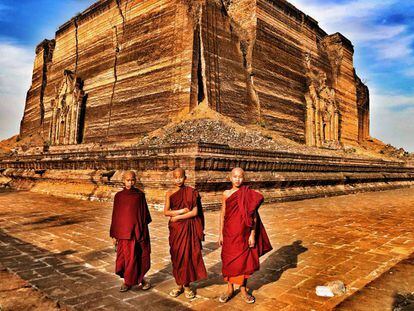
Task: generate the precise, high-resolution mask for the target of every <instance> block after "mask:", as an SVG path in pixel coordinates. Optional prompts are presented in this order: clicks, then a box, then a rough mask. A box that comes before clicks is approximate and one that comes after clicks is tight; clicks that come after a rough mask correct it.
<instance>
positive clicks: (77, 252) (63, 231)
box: [0, 188, 414, 310]
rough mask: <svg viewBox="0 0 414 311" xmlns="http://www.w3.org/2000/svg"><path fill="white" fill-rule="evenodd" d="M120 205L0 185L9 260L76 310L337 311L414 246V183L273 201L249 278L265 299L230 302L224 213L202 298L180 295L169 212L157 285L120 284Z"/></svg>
mask: <svg viewBox="0 0 414 311" xmlns="http://www.w3.org/2000/svg"><path fill="white" fill-rule="evenodd" d="M111 211H112V206H111V204H110V203H101V202H87V201H77V200H73V199H63V198H56V197H52V196H43V195H39V194H34V193H30V192H0V228H1V230H0V263H1V264H2V265H3V266H4V267H7V268H8V269H9V270H10V271H13V272H15V273H17V274H18V276H20V277H21V278H22V279H24V280H27V281H29V282H30V284H32V285H34V286H36V287H37V288H39V290H40V291H42V292H43V293H45V294H47V295H48V296H49V297H51V298H53V299H55V300H58V301H59V303H60V304H61V305H63V306H67V307H73V308H74V309H75V310H137V309H138V310H144V309H145V310H188V309H194V310H217V309H220V310H246V309H252V310H331V309H333V308H335V306H336V305H338V304H339V303H341V302H342V301H343V300H344V299H346V298H347V297H348V296H350V295H352V294H353V293H355V292H356V291H358V290H360V289H362V288H364V286H365V285H367V284H368V283H370V282H372V281H373V280H374V279H376V278H378V277H379V276H381V274H383V273H384V272H386V271H388V270H389V269H390V268H391V267H393V266H394V265H396V264H397V263H399V262H400V261H402V260H404V259H406V258H408V257H409V256H410V255H411V254H412V253H413V252H414V233H413V228H414V189H413V188H410V189H402V190H393V191H387V192H371V193H363V194H355V195H348V196H340V197H331V198H321V199H312V200H307V201H297V202H287V203H280V204H273V205H265V206H263V207H262V209H261V215H262V219H263V222H264V224H265V226H266V228H267V231H268V233H269V237H270V239H271V242H272V244H273V248H274V250H273V251H272V252H271V253H269V254H267V255H266V256H264V257H263V258H262V260H261V263H262V265H261V270H260V271H259V272H257V273H256V274H254V275H253V277H252V278H251V279H250V281H249V286H250V287H251V288H252V290H253V294H254V295H255V296H256V299H257V302H256V304H254V305H250V306H247V305H246V304H245V303H244V302H243V301H242V300H241V298H240V294H238V295H236V296H235V297H234V298H233V299H232V300H231V301H230V302H229V303H227V304H225V305H223V304H220V303H219V302H218V297H219V295H220V293H221V292H222V291H223V290H224V288H225V285H224V283H223V281H222V279H221V276H220V270H221V265H220V249H219V248H218V247H217V243H216V240H217V227H218V212H208V213H206V241H205V243H204V259H205V262H206V266H207V269H208V272H209V279H207V280H205V281H201V282H200V283H199V284H197V287H198V290H197V298H196V299H194V300H193V301H188V300H187V299H185V298H184V297H180V298H178V299H171V298H170V297H169V296H168V292H169V290H170V289H171V288H172V287H173V286H174V281H173V280H172V277H171V264H170V258H169V250H168V228H167V218H165V217H164V216H163V215H162V214H161V213H160V212H157V211H154V210H152V211H151V212H152V217H153V222H152V224H151V225H150V230H151V242H152V254H151V259H152V268H151V270H150V272H149V274H148V277H149V278H150V279H151V282H152V283H153V285H154V287H153V289H152V290H150V291H147V292H143V291H141V290H140V289H139V288H134V289H133V290H132V291H129V292H127V293H119V291H118V287H119V286H120V284H121V281H120V279H119V278H118V277H117V276H115V275H114V274H113V268H114V260H115V253H114V249H113V247H112V246H111V241H110V239H109V237H108V230H109V229H108V228H109V222H110V216H111ZM331 280H342V281H343V282H344V283H345V284H346V286H347V288H348V292H347V294H346V295H344V296H341V297H335V298H321V297H317V296H316V295H315V286H316V285H323V284H324V283H325V282H327V281H331ZM412 286H413V288H414V284H412ZM0 304H1V301H0ZM384 310H389V308H387V306H384Z"/></svg>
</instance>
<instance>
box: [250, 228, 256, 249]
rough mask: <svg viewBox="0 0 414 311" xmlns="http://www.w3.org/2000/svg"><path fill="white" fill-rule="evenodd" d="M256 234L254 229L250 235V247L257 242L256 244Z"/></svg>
mask: <svg viewBox="0 0 414 311" xmlns="http://www.w3.org/2000/svg"><path fill="white" fill-rule="evenodd" d="M254 235H255V234H254V231H252V233H250V236H249V247H250V248H253V247H254V246H255V244H256V241H255V238H254Z"/></svg>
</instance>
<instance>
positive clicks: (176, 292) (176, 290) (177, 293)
mask: <svg viewBox="0 0 414 311" xmlns="http://www.w3.org/2000/svg"><path fill="white" fill-rule="evenodd" d="M182 293H184V288H183V287H179V288H174V289H173V290H172V291H170V296H171V297H174V298H176V297H178V296H180V295H181V294H182Z"/></svg>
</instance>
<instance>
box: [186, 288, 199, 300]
mask: <svg viewBox="0 0 414 311" xmlns="http://www.w3.org/2000/svg"><path fill="white" fill-rule="evenodd" d="M195 296H196V294H195V293H194V291H193V290H192V289H189V290H186V291H185V298H187V299H194V298H195Z"/></svg>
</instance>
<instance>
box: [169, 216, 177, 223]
mask: <svg viewBox="0 0 414 311" xmlns="http://www.w3.org/2000/svg"><path fill="white" fill-rule="evenodd" d="M177 220H178V219H177V217H175V216H171V217H170V221H171V222H176V221H177Z"/></svg>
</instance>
